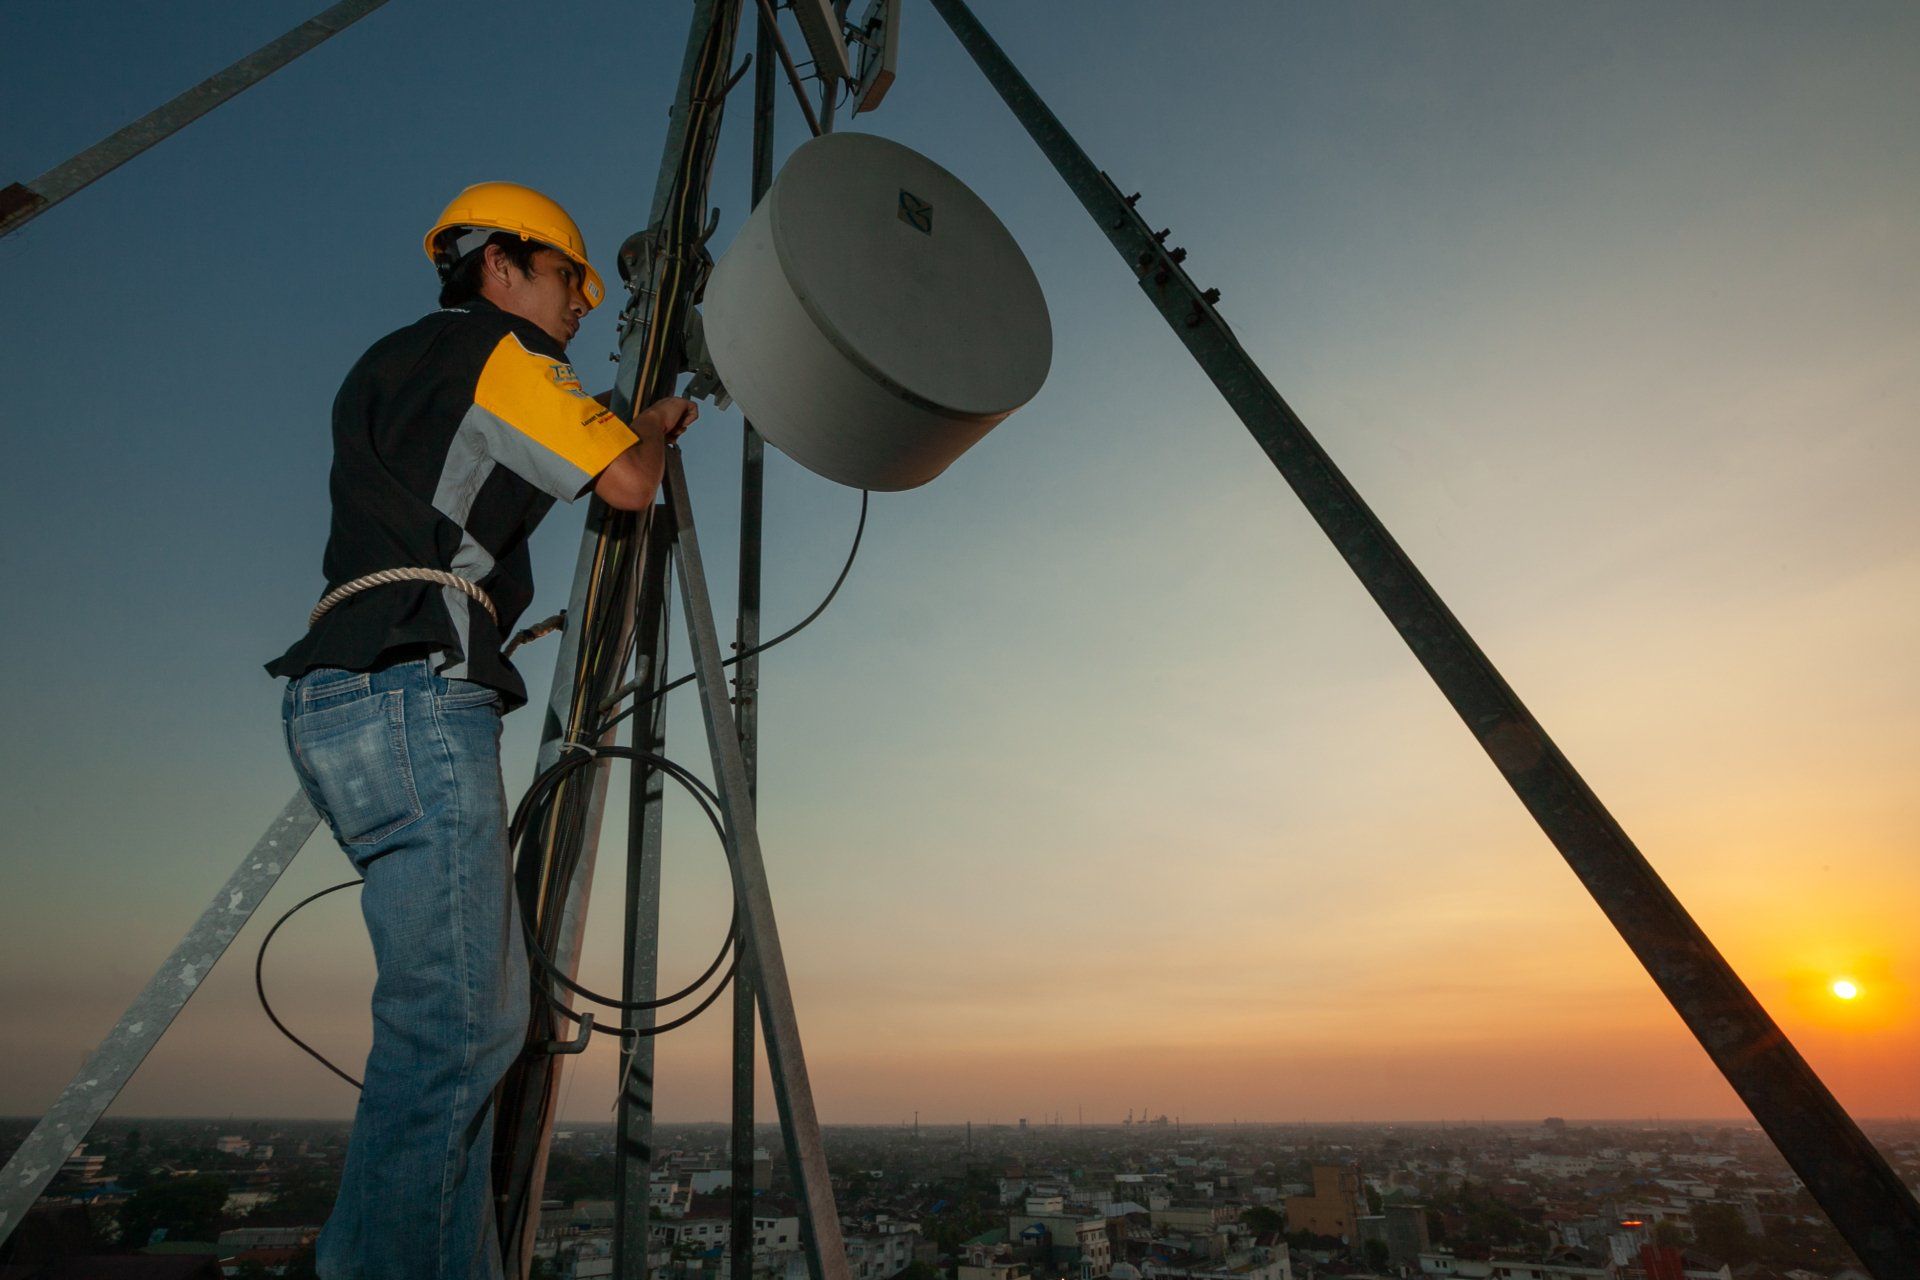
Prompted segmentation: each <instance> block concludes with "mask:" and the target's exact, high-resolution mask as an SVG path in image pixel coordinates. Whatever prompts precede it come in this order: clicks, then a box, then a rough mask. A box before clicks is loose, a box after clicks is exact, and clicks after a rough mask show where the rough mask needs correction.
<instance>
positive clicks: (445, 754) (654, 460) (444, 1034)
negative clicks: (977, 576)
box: [267, 182, 698, 1280]
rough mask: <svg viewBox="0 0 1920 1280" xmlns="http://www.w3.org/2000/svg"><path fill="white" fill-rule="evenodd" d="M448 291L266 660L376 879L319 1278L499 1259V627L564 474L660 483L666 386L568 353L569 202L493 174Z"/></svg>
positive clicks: (503, 944)
mask: <svg viewBox="0 0 1920 1280" xmlns="http://www.w3.org/2000/svg"><path fill="white" fill-rule="evenodd" d="M426 249H427V255H428V257H429V258H431V259H432V260H433V262H434V265H435V266H436V268H437V269H438V270H439V272H440V278H441V293H440V305H441V308H442V309H441V310H439V311H436V312H434V313H432V314H431V315H428V316H426V317H424V318H423V319H421V320H418V321H416V322H415V323H413V324H411V325H408V326H407V327H406V328H404V329H401V330H399V331H398V332H395V333H392V334H389V335H388V336H387V337H385V338H382V339H381V340H380V341H379V342H376V343H375V344H374V345H373V347H372V348H371V349H369V350H368V352H367V353H366V354H365V355H364V356H362V357H361V358H360V361H359V363H357V364H355V365H354V367H353V369H352V371H351V372H349V373H348V374H347V378H346V382H345V383H344V384H343V385H342V386H341V388H340V394H339V396H338V398H337V399H336V400H335V401H334V406H333V442H334V460H333V473H332V478H331V482H330V488H331V492H332V498H333V521H332V528H331V531H330V533H329V535H328V538H327V548H326V555H325V560H324V568H325V572H326V578H327V586H328V592H327V594H326V595H325V596H323V597H322V599H321V601H320V605H319V606H318V607H316V609H315V611H314V616H313V618H312V619H311V620H310V624H309V629H308V631H307V633H306V635H305V636H303V637H302V638H301V639H300V640H299V641H298V642H297V643H295V644H294V646H293V647H292V648H291V649H289V650H288V651H287V652H286V653H285V654H284V655H282V656H281V657H280V658H278V659H276V660H275V661H274V662H272V663H270V664H269V665H268V667H267V670H268V671H270V672H272V673H273V674H275V675H281V676H287V677H289V680H288V684H287V689H286V696H285V700H284V703H283V709H282V715H283V719H284V722H285V725H286V735H287V747H288V750H289V752H290V753H291V755H292V757H293V763H294V769H295V771H296V772H297V773H298V774H299V776H300V785H301V786H302V787H303V788H304V789H305V791H306V793H307V795H308V797H309V798H310V799H312V801H313V803H314V806H315V807H316V808H318V809H319V811H320V812H321V814H322V815H323V816H324V817H325V818H326V820H327V824H328V826H329V827H331V828H332V830H333V834H334V837H335V838H336V839H337V840H339V842H340V844H341V847H342V848H343V849H345V850H346V853H347V856H348V858H349V859H350V860H351V861H352V862H353V864H354V866H355V867H356V868H357V869H358V870H359V871H360V873H361V874H362V875H363V876H364V877H365V878H366V886H365V888H364V889H363V891H362V895H361V912H362V914H363V915H364V917H365V919H366V924H367V932H368V934H369V935H370V936H371V938H372V941H373V951H374V959H375V961H376V963H377V965H378V969H379V977H378V980H377V981H376V983H375V985H374V992H373V1019H374V1031H373V1047H372V1050H371V1052H370V1053H369V1054H368V1056H367V1064H366V1077H365V1087H364V1089H363V1091H362V1092H361V1094H360V1103H359V1108H358V1110H357V1111H356V1112H355V1115H354V1123H353V1136H352V1139H351V1141H350V1142H349V1144H348V1148H347V1165H346V1171H345V1174H344V1175H343V1176H342V1178H341V1182H340V1190H339V1195H338V1197H337V1199H336V1201H335V1204H334V1209H333V1214H332V1216H331V1217H330V1218H328V1220H327V1224H326V1227H325V1229H324V1230H323V1231H322V1232H321V1235H320V1241H319V1247H318V1264H319V1273H320V1275H321V1276H322V1277H323V1280H389V1278H391V1280H400V1278H401V1277H405V1278H406V1280H469V1278H470V1277H484V1278H487V1280H492V1278H495V1277H499V1276H500V1275H501V1262H500V1253H499V1248H498V1245H497V1242H496V1236H495V1228H494V1223H493V1206H492V1196H491V1188H490V1186H489V1158H490V1154H491V1146H492V1133H493V1113H492V1097H493V1091H494V1087H495V1085H496V1084H497V1083H498V1082H499V1080H500V1077H501V1076H502V1075H503V1074H504V1073H505V1072H506V1070H507V1068H508V1067H509V1066H510V1065H511V1064H512V1063H513V1061H514V1059H515V1058H516V1057H517V1056H518V1055H519V1053H520V1050H521V1048H522V1045H523V1042H524V1039H525V1036H526V1028H527V1018H528V1000H529V993H528V984H527V971H526V955H525V951H524V945H523V942H522V939H521V933H520V922H519V914H518V906H517V903H516V902H515V898H514V893H513V877H512V867H511V861H510V854H509V851H508V848H507V835H506V824H507V801H506V792H505V789H504V787H503V785H502V782H501V776H500V717H501V716H502V715H503V714H504V713H505V712H507V711H510V710H512V709H513V708H515V707H517V706H519V705H521V704H522V703H524V702H525V701H526V698H527V694H526V686H525V685H524V684H522V683H521V680H520V677H519V676H518V674H516V673H515V671H514V669H513V667H512V665H511V664H510V663H509V662H508V661H507V660H506V658H505V657H503V656H502V654H501V652H500V650H501V646H502V644H503V642H504V639H505V637H506V636H508V635H509V634H511V632H512V629H513V626H514V623H515V621H516V620H517V619H518V618H519V616H520V614H521V612H522V611H523V610H524V609H525V608H526V607H527V605H528V604H529V603H530V602H531V600H532V597H533V581H532V573H531V565H530V562H529V559H528V555H527V538H528V536H529V535H530V534H531V533H532V532H533V529H534V526H535V525H537V524H538V523H539V522H540V520H541V518H542V517H543V516H544V515H545V514H546V513H547V511H548V509H549V508H550V507H551V506H552V505H553V503H554V502H555V500H562V501H571V500H573V499H574V498H577V497H579V496H581V495H582V494H584V493H585V492H586V491H587V490H588V489H591V490H593V492H595V493H597V494H598V495H599V496H600V497H601V498H602V499H604V500H605V501H606V502H607V503H609V504H610V505H612V506H614V507H618V508H620V509H622V510H627V511H637V510H640V509H642V508H644V507H647V506H649V505H650V504H651V503H652V502H653V498H654V493H655V491H656V490H657V488H658V487H659V483H660V478H661V475H662V472H663V469H664V465H665V459H666V454H665V449H666V445H667V443H668V442H669V441H671V440H672V439H674V438H675V437H676V436H678V435H679V433H680V432H681V431H683V430H685V429H686V427H687V426H688V425H689V424H690V423H692V422H693V420H694V419H695V418H696V417H697V416H698V411H697V410H696V409H695V408H694V406H693V405H692V404H691V403H690V402H688V401H686V400H682V399H678V398H674V397H669V398H667V399H663V400H660V401H658V402H656V403H655V404H652V405H650V406H648V407H647V409H646V410H644V411H643V412H641V413H640V414H639V415H637V416H636V417H635V419H634V420H633V422H632V423H631V424H627V423H622V422H621V421H619V419H617V418H615V417H614V416H613V415H612V414H611V413H608V412H607V411H606V410H605V409H604V408H603V407H602V406H601V404H600V403H599V402H598V401H596V400H594V399H593V398H591V397H589V396H588V395H587V394H586V393H585V392H584V391H583V390H582V389H581V386H580V382H579V379H578V378H576V377H575V376H574V372H573V369H572V367H571V366H570V365H569V364H568V363H567V358H566V346H567V343H568V341H569V340H570V339H572V337H573V336H574V334H575V333H577V332H578V331H579V328H580V318H581V317H582V316H584V315H585V314H586V313H587V312H588V311H589V310H590V309H591V308H592V307H594V306H595V305H597V304H598V303H599V301H600V300H601V296H602V287H601V284H600V277H599V275H598V274H597V273H596V272H595V271H594V269H593V268H592V266H590V265H589V264H588V262H587V253H586V246H585V244H584V242H583V241H582V239H581V236H580V231H579V228H578V227H577V226H575V225H574V222H573V220H572V219H571V218H570V217H568V216H567V214H566V212H565V211H564V210H563V209H561V208H560V206H559V205H557V204H555V203H554V202H553V201H551V200H549V199H547V198H546V197H545V196H543V195H541V194H540V193H538V192H536V191H532V190H529V189H528V188H526V187H521V186H517V185H515V184H513V183H504V182H489V183H482V184H480V185H479V186H474V187H469V188H467V190H465V191H463V192H461V194H460V195H459V196H457V197H456V198H455V199H454V201H453V203H452V204H450V205H448V206H447V209H446V211H445V212H444V213H443V214H442V215H441V216H440V219H439V221H438V222H437V223H436V224H435V225H434V227H433V229H432V230H431V231H429V232H428V233H427V238H426Z"/></svg>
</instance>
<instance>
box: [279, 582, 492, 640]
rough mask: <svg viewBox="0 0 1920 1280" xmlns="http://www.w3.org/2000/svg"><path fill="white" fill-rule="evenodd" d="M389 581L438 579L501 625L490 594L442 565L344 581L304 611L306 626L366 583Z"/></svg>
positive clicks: (372, 584) (375, 584) (311, 624)
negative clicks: (437, 567)
mask: <svg viewBox="0 0 1920 1280" xmlns="http://www.w3.org/2000/svg"><path fill="white" fill-rule="evenodd" d="M390 582H437V583H439V584H440V585H441V586H443V587H452V588H453V589H454V590H455V591H461V592H464V593H466V594H467V595H468V596H470V597H471V598H472V599H473V600H474V602H475V603H477V604H478V605H479V606H480V607H481V608H482V609H485V610H486V611H487V616H488V617H489V618H492V619H493V625H494V626H496V627H497V626H499V625H500V611H499V610H498V609H496V608H494V607H493V598H492V597H491V596H489V595H488V594H487V593H486V592H485V591H482V590H481V589H480V586H479V584H478V583H473V582H468V581H467V580H466V579H465V578H463V577H461V576H460V575H459V574H457V573H448V572H447V571H446V570H444V569H382V570H380V571H379V572H378V573H370V574H368V575H367V576H366V577H364V578H355V579H354V580H353V581H352V582H343V583H341V584H340V585H339V586H337V587H335V588H334V589H333V590H331V591H329V592H327V594H325V595H323V596H321V597H320V603H319V604H316V605H315V606H313V612H312V613H310V614H308V615H307V626H308V627H312V626H313V624H314V623H316V622H318V621H320V619H322V618H324V617H326V615H327V610H329V609H331V608H333V606H335V605H337V604H339V603H340V602H341V601H342V600H345V599H346V598H347V597H348V596H350V595H355V594H357V593H359V592H362V591H365V590H366V589H367V588H368V587H384V586H386V585H387V584H388V583H390Z"/></svg>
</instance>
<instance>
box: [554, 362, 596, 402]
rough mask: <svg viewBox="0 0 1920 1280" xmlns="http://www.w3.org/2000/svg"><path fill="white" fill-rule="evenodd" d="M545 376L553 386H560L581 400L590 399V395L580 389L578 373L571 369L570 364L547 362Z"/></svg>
mask: <svg viewBox="0 0 1920 1280" xmlns="http://www.w3.org/2000/svg"><path fill="white" fill-rule="evenodd" d="M547 377H548V378H549V379H551V380H552V382H553V385H554V386H556V387H558V388H560V389H561V390H562V391H564V392H566V393H567V394H568V395H570V396H576V397H578V398H579V399H582V400H590V399H592V397H591V396H589V395H588V394H587V393H586V392H585V391H584V390H582V389H581V386H580V375H579V374H577V373H575V372H574V371H573V366H572V365H570V364H549V365H548V366H547Z"/></svg>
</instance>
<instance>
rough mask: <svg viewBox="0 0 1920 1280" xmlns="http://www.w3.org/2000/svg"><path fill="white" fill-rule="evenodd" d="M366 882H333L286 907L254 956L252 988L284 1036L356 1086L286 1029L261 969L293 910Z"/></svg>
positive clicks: (323, 1056)
mask: <svg viewBox="0 0 1920 1280" xmlns="http://www.w3.org/2000/svg"><path fill="white" fill-rule="evenodd" d="M365 883H366V881H365V880H343V881H341V882H340V883H339V884H336V885H330V886H328V887H327V888H325V889H322V890H321V891H320V892H318V893H310V894H308V895H307V896H306V897H304V898H302V899H300V901H298V902H296V903H294V904H293V905H292V906H291V907H288V908H287V911H286V914H285V915H283V916H281V917H280V918H279V919H278V920H275V921H274V922H273V928H271V929H269V930H267V936H266V937H264V938H262V939H260V950H259V952H258V954H256V955H255V956H254V957H253V989H254V991H255V992H256V993H258V994H259V996H260V1007H261V1008H262V1009H265V1010H266V1011H267V1019H268V1020H269V1021H270V1022H272V1023H273V1025H274V1026H276V1027H278V1028H280V1034H281V1035H283V1036H285V1037H286V1038H287V1039H289V1040H291V1041H293V1042H294V1043H295V1044H297V1045H299V1046H300V1047H301V1049H303V1050H305V1051H306V1052H307V1053H308V1054H310V1055H311V1056H312V1058H313V1060H314V1061H315V1062H318V1063H319V1064H320V1065H321V1066H323V1067H325V1068H326V1069H327V1070H329V1071H331V1072H333V1074H335V1075H337V1076H339V1077H340V1078H341V1079H342V1080H345V1081H346V1082H347V1083H348V1084H350V1085H352V1086H353V1087H354V1088H356V1089H359V1088H362V1087H363V1086H362V1085H361V1083H360V1082H359V1081H358V1080H355V1079H354V1078H353V1077H352V1076H350V1075H348V1074H347V1073H346V1072H344V1071H342V1070H341V1069H340V1068H338V1067H336V1066H334V1065H333V1064H332V1063H331V1062H328V1061H327V1057H326V1055H325V1054H323V1053H321V1052H320V1051H319V1050H318V1049H316V1048H314V1047H313V1046H312V1045H310V1044H308V1043H307V1042H306V1041H305V1040H302V1039H301V1038H300V1037H299V1036H297V1035H295V1034H293V1032H291V1031H289V1030H287V1024H286V1023H284V1022H282V1021H280V1018H279V1015H278V1014H276V1013H274V1011H273V1006H272V1005H271V1004H269V1003H267V983H266V979H265V977H263V976H262V972H261V971H262V970H263V969H264V968H265V966H266V963H267V944H268V943H269V942H272V941H273V935H274V934H276V933H278V932H280V926H281V925H283V924H285V923H286V922H287V921H288V920H290V919H292V918H293V913H294V912H296V911H298V910H299V909H300V908H302V907H304V906H306V905H307V904H308V903H309V902H313V901H315V900H316V899H319V898H324V897H326V896H327V895H328V894H330V893H338V892H340V891H341V890H342V889H351V888H353V886H355V885H357V884H365Z"/></svg>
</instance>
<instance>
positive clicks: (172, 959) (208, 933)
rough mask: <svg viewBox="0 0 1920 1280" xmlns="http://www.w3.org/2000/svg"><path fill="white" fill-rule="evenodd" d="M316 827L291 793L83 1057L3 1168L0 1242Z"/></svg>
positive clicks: (301, 795) (303, 802)
mask: <svg viewBox="0 0 1920 1280" xmlns="http://www.w3.org/2000/svg"><path fill="white" fill-rule="evenodd" d="M319 825H320V815H319V814H317V813H315V812H314V809H313V806H312V805H311V804H309V803H307V797H306V793H305V792H301V791H296V792H294V793H293V798H292V799H291V800H288V801H287V803H286V804H285V805H283V806H282V807H281V809H280V816H279V817H277V818H275V819H274V820H273V821H272V822H271V823H269V824H268V826H267V829H266V831H265V832H264V833H263V834H262V835H261V837H260V838H259V839H258V840H256V841H255V842H254V845H253V848H252V849H251V850H249V851H248V853H247V856H246V857H244V858H242V859H241V860H240V865H239V867H238V868H236V869H235V870H234V873H233V874H232V875H230V876H228V877H227V882H226V883H225V884H223V885H221V886H220V891H219V892H218V893H216V894H214V895H213V901H211V902H209V903H208V904H207V909H206V910H205V911H202V912H201V913H200V918H199V919H198V920H196V921H194V924H193V927H192V928H191V929H188V930H187V936H186V937H184V938H182V939H180V942H179V944H178V945H177V946H175V947H174V949H173V951H172V953H171V954H169V955H168V956H167V958H166V959H165V960H163V961H161V963H160V968H159V970H158V971H157V972H155V974H154V975H153V977H152V978H150V979H148V980H147V985H146V988H145V989H144V990H142V991H141V992H140V994H139V995H137V996H135V997H134V999H133V1003H132V1004H130V1005H128V1006H127V1011H126V1012H125V1013H123V1014H121V1015H120V1021H118V1022H116V1023H114V1025H113V1030H111V1031H109V1032H108V1033H107V1038H106V1039H104V1040H102V1041H101V1042H100V1044H99V1047H98V1048H96V1049H95V1050H94V1051H93V1052H92V1053H90V1054H88V1055H87V1060H86V1061H85V1062H84V1063H82V1064H81V1066H80V1070H79V1071H78V1072H77V1073H76V1074H75V1075H74V1077H73V1079H72V1080H71V1081H69V1082H68V1084H67V1087H66V1088H65V1089H62V1090H61V1091H60V1096H59V1098H57V1099H56V1100H55V1101H54V1104H53V1106H52V1107H50V1108H49V1109H48V1110H47V1114H46V1115H44V1116H42V1117H41V1118H40V1123H39V1124H37V1125H35V1126H34V1127H33V1132H32V1133H30V1134H28V1135H27V1140H26V1141H25V1142H23V1143H21V1144H20V1149H19V1150H17V1151H15V1152H14V1153H13V1156H12V1157H11V1158H10V1159H9V1160H8V1161H7V1164H6V1168H4V1169H0V1244H4V1243H5V1242H6V1239H7V1237H8V1236H10V1235H12V1234H13V1229H14V1228H15V1227H17V1226H19V1225H20V1220H21V1219H22V1218H24V1217H25V1216H26V1214H27V1210H28V1209H30V1208H32V1207H33V1202H34V1201H35V1200H37V1199H38V1198H39V1197H40V1193H41V1192H42V1191H45V1190H46V1189H47V1184H48V1183H49V1182H51V1181H53V1175H54V1174H56V1173H58V1172H60V1165H61V1162H62V1161H64V1160H65V1159H66V1158H67V1157H68V1156H70V1155H72V1154H73V1149H74V1148H75V1147H77V1146H79V1145H80V1144H81V1143H82V1142H84V1141H85V1140H86V1137H87V1134H89V1133H90V1132H92V1130H93V1126H94V1123H95V1122H96V1121H98V1120H99V1119H100V1117H101V1116H102V1115H103V1114H104V1113H105V1112H106V1109H107V1108H108V1107H110V1106H112V1105H113V1100H114V1099H115V1098H117V1097H119V1096H120V1090H121V1089H123V1088H125V1087H126V1084H127V1081H128V1080H130V1079H132V1078H133V1073H134V1072H135V1071H136V1070H138V1069H139V1066H140V1064H141V1063H142V1062H144V1061H146V1057H147V1054H149V1053H151V1052H152V1051H153V1046H154V1045H156V1044H158V1043H159V1042H160V1037H161V1036H163V1035H165V1034H166V1031H167V1028H168V1027H170V1026H172V1025H173V1020H174V1018H175V1017H176V1016H177V1015H178V1014H179V1012H180V1010H181V1009H183V1008H185V1007H186V1004H187V1001H188V1000H190V999H191V998H192V997H193V993H194V992H196V991H198V990H199V989H200V984H201V982H203V981H205V979H206V976H207V974H209V973H211V972H212V971H213V966H214V965H215V964H216V963H217V962H218V961H219V959H220V957H221V956H223V955H225V954H226V951H227V947H228V946H229V945H230V944H231V943H232V942H233V940H234V937H235V936H236V935H238V934H239V932H240V930H241V929H242V928H244V927H245V926H246V923H247V921H248V920H250V919H252V918H253V913H254V911H255V910H256V909H257V908H258V907H259V906H260V903H261V902H262V900H264V899H265V898H266V896H267V892H268V890H270V889H272V888H273V886H274V884H275V883H276V882H278V881H279V879H280V875H281V873H282V872H284V871H285V870H286V869H287V866H288V864H290V863H291V862H292V861H293V855H294V854H296V853H298V852H300V846H302V845H304V844H305V843H306V842H307V837H308V836H311V835H312V834H313V829H314V828H315V827H317V826H319Z"/></svg>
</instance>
